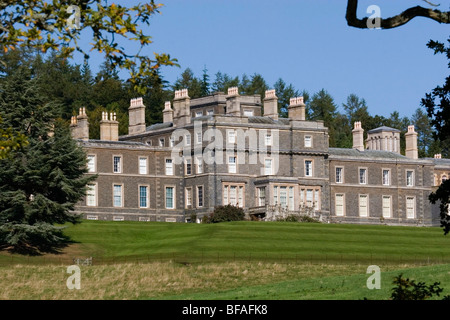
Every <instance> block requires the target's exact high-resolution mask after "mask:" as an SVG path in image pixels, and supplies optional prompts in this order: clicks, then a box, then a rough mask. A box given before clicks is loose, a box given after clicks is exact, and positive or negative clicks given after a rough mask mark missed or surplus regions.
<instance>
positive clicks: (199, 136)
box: [195, 132, 203, 144]
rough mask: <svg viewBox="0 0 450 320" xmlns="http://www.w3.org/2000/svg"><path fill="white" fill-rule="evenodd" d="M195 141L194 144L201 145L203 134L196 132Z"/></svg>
mask: <svg viewBox="0 0 450 320" xmlns="http://www.w3.org/2000/svg"><path fill="white" fill-rule="evenodd" d="M195 135H196V139H195V142H196V143H197V144H201V143H202V142H203V133H202V132H196V134H195Z"/></svg>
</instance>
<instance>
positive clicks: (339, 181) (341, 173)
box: [334, 167, 344, 183]
mask: <svg viewBox="0 0 450 320" xmlns="http://www.w3.org/2000/svg"><path fill="white" fill-rule="evenodd" d="M338 169H339V170H340V174H339V175H338ZM334 172H335V181H336V183H344V167H335V170H334ZM338 177H339V179H338Z"/></svg>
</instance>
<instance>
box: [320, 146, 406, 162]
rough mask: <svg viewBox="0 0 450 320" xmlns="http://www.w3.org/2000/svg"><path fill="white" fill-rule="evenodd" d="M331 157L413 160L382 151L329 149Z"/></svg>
mask: <svg viewBox="0 0 450 320" xmlns="http://www.w3.org/2000/svg"><path fill="white" fill-rule="evenodd" d="M328 151H329V154H330V156H339V157H346V158H350V159H357V158H366V159H367V158H370V159H389V160H411V159H409V158H407V157H405V156H403V155H401V154H398V153H395V152H390V151H382V150H363V151H359V150H356V149H349V148H329V150H328Z"/></svg>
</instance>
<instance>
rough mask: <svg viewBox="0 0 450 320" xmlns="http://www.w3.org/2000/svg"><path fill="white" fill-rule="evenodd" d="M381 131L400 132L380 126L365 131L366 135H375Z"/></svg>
mask: <svg viewBox="0 0 450 320" xmlns="http://www.w3.org/2000/svg"><path fill="white" fill-rule="evenodd" d="M381 131H390V132H400V130H398V129H394V128H391V127H386V126H381V127H378V128H375V129H372V130H369V131H367V133H377V132H381Z"/></svg>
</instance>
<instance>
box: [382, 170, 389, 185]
mask: <svg viewBox="0 0 450 320" xmlns="http://www.w3.org/2000/svg"><path fill="white" fill-rule="evenodd" d="M385 172H387V181H386V180H385V175H384V174H385ZM381 184H382V185H383V186H390V185H391V169H382V170H381Z"/></svg>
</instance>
